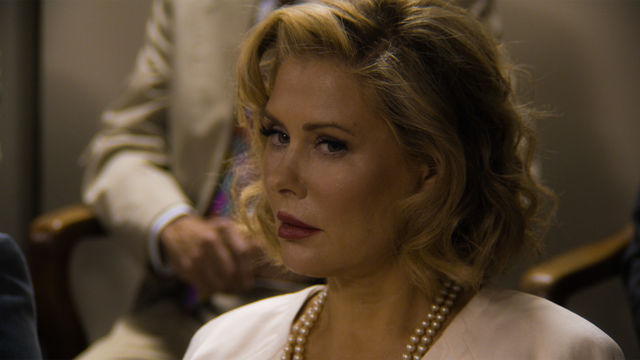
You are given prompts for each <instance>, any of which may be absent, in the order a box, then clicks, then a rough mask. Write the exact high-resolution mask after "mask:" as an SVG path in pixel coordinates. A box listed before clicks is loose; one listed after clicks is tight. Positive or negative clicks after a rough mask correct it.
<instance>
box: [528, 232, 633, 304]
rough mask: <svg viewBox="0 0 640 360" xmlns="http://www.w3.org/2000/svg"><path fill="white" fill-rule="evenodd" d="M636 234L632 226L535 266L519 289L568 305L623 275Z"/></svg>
mask: <svg viewBox="0 0 640 360" xmlns="http://www.w3.org/2000/svg"><path fill="white" fill-rule="evenodd" d="M633 235H634V227H633V224H631V223H629V224H627V225H626V226H625V227H624V228H622V229H621V230H620V231H618V232H616V233H614V234H613V235H610V236H607V237H605V238H604V239H601V240H598V241H595V242H593V243H589V244H586V245H583V246H580V247H578V248H576V249H572V250H570V251H568V252H566V253H563V254H561V255H558V256H556V257H553V258H551V259H549V260H547V261H544V262H542V263H540V264H538V265H535V266H533V267H531V268H530V269H529V270H527V271H526V272H525V273H524V274H523V275H522V277H521V279H520V289H521V290H523V291H525V292H528V293H531V294H534V295H538V296H541V297H544V298H546V299H549V300H551V301H553V302H555V303H556V304H559V305H565V304H566V302H567V300H568V298H569V297H571V296H572V295H574V294H576V293H578V292H579V291H580V290H582V289H585V288H587V287H589V286H592V285H595V284H597V283H599V282H601V281H604V280H607V279H610V278H612V277H614V276H617V275H618V274H619V273H620V266H621V265H620V261H621V257H622V255H623V253H624V251H625V249H626V248H627V246H628V245H629V243H630V242H631V239H632V238H633Z"/></svg>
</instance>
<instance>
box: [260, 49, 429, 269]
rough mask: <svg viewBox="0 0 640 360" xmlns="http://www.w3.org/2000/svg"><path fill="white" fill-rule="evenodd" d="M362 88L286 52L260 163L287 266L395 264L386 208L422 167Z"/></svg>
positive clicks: (418, 182)
mask: <svg viewBox="0 0 640 360" xmlns="http://www.w3.org/2000/svg"><path fill="white" fill-rule="evenodd" d="M366 96H367V93H366V92H365V91H364V89H363V87H361V86H360V84H359V83H358V81H357V80H356V77H355V76H354V75H352V74H351V73H350V72H349V71H348V69H347V68H346V67H345V65H343V64H342V63H340V62H338V61H335V60H329V59H322V58H321V59H317V58H316V59H313V58H290V59H288V60H286V61H285V62H284V63H283V64H282V66H281V67H280V70H279V71H278V74H277V77H276V81H275V85H274V88H273V92H272V94H271V97H270V99H269V101H268V103H267V106H266V111H265V116H264V118H263V119H262V120H261V127H262V128H261V131H262V133H263V135H264V136H265V137H266V145H265V148H264V155H263V158H262V162H263V166H264V183H265V188H266V191H267V198H268V201H269V205H270V206H271V209H272V210H273V214H274V215H275V217H276V219H275V220H276V228H277V230H278V238H279V240H280V244H281V252H282V259H283V261H284V263H285V265H286V266H287V267H289V268H290V269H291V270H293V271H295V272H298V273H301V274H305V275H310V276H319V277H332V276H343V277H345V276H346V277H358V276H367V275H370V274H372V272H374V271H378V270H383V269H384V268H385V266H388V265H391V264H394V263H395V261H394V255H393V254H394V251H393V240H394V239H393V237H394V234H393V232H394V224H393V217H392V216H391V211H390V210H391V208H392V206H393V204H395V203H396V202H398V201H399V200H402V199H405V198H407V197H408V196H410V195H411V194H413V193H415V192H417V191H419V190H420V189H421V188H422V184H423V182H424V181H423V178H424V175H426V174H425V173H424V169H423V167H421V166H415V165H413V166H412V165H410V163H409V161H408V160H407V158H406V157H405V156H404V155H403V153H402V151H401V149H400V147H399V145H398V144H397V142H396V140H395V139H394V137H393V134H392V133H391V131H390V129H389V127H388V126H387V124H386V123H385V122H384V121H383V120H382V119H381V118H380V116H378V114H377V113H376V112H375V110H374V109H373V108H372V107H371V106H368V105H367V101H365V98H366ZM425 168H426V166H425Z"/></svg>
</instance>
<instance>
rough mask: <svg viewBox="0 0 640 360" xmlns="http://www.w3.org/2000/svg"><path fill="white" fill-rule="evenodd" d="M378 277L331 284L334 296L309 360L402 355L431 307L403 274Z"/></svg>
mask: <svg viewBox="0 0 640 360" xmlns="http://www.w3.org/2000/svg"><path fill="white" fill-rule="evenodd" d="M378 274H380V275H376V274H370V275H369V276H367V277H363V278H359V279H353V278H351V279H345V278H329V279H328V293H329V295H328V297H327V300H326V303H325V305H324V309H323V310H322V312H321V313H320V316H319V318H318V322H317V324H316V325H315V327H314V329H313V331H312V333H311V335H310V338H309V344H308V346H307V351H308V356H307V357H306V358H308V359H315V358H325V359H326V358H350V357H349V356H354V357H353V358H366V359H375V358H378V357H379V358H381V359H388V358H399V357H400V356H401V354H402V352H403V351H404V348H405V346H406V344H407V341H408V339H409V337H410V335H411V333H412V331H413V330H414V329H415V328H416V326H417V325H418V324H419V323H420V322H421V320H422V319H423V318H424V316H425V315H426V314H427V313H428V311H429V309H430V307H431V305H432V303H431V300H429V299H427V297H426V296H425V295H424V294H423V293H422V292H421V291H419V290H418V289H417V288H416V287H414V286H412V285H411V284H410V283H409V282H408V281H407V276H406V275H405V274H404V273H402V272H400V271H399V270H392V271H380V272H379V273H378ZM338 354H339V355H340V356H337V355H338ZM347 355H349V356H347Z"/></svg>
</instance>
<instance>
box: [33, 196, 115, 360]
mask: <svg viewBox="0 0 640 360" xmlns="http://www.w3.org/2000/svg"><path fill="white" fill-rule="evenodd" d="M100 234H104V231H103V228H102V226H101V225H100V223H99V222H98V220H97V218H96V217H95V216H94V214H93V212H92V211H91V210H90V209H89V208H88V207H86V206H84V205H72V206H68V207H64V208H61V209H58V210H55V211H52V212H50V213H46V214H44V215H42V216H39V217H38V218H36V219H35V220H34V221H33V222H32V223H31V227H30V231H29V238H28V240H27V256H28V259H29V261H28V262H29V268H30V271H31V278H32V282H33V287H34V291H35V301H36V309H37V322H38V336H39V338H40V345H41V347H42V351H43V356H44V358H47V359H50V358H53V359H70V358H73V357H74V356H76V355H77V354H79V353H80V352H81V351H82V350H84V349H85V348H86V347H87V344H88V342H87V337H86V335H85V332H84V329H83V326H82V323H81V321H80V317H79V315H78V312H77V311H76V309H75V304H74V301H73V298H72V296H71V286H70V280H69V272H70V271H69V270H70V269H69V266H70V259H71V254H72V252H73V249H74V248H75V246H76V245H77V244H78V243H79V242H80V241H82V240H84V239H91V238H95V235H100Z"/></svg>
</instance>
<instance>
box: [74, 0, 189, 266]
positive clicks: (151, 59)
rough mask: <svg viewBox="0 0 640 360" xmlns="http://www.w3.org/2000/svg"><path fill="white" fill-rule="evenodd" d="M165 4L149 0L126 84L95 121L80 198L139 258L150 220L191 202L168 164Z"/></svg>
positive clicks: (168, 29) (168, 35) (143, 257)
mask: <svg viewBox="0 0 640 360" xmlns="http://www.w3.org/2000/svg"><path fill="white" fill-rule="evenodd" d="M171 12H172V11H171V3H170V2H169V1H168V0H154V1H153V3H152V9H151V15H150V17H149V20H148V21H147V25H146V34H145V42H144V45H143V47H142V49H141V50H140V52H139V53H138V56H137V59H136V64H135V68H134V71H133V73H132V75H131V77H130V79H129V82H128V86H127V88H126V90H125V91H124V93H123V94H122V95H121V96H120V98H119V99H117V101H116V102H115V103H114V104H113V105H112V106H111V107H110V108H109V109H107V110H106V111H105V112H104V113H103V115H102V119H101V129H100V130H99V131H98V133H97V134H96V135H95V136H94V138H93V139H92V140H91V142H90V143H89V145H88V148H87V149H86V151H85V153H84V155H83V159H82V163H83V166H84V178H83V188H82V192H83V200H84V201H85V202H86V203H87V204H89V205H90V206H91V207H92V208H93V209H94V211H95V212H96V214H97V216H98V217H99V218H100V220H101V222H102V223H103V224H104V225H105V226H106V227H107V228H108V229H109V231H110V232H111V233H113V234H114V235H116V236H115V237H116V238H117V239H118V240H122V241H123V242H124V245H125V247H126V248H127V249H128V250H130V252H131V253H132V254H133V255H134V257H135V258H136V259H137V260H138V261H141V262H144V261H146V260H147V259H148V251H147V241H148V238H149V233H150V231H151V228H152V224H153V223H154V221H155V220H156V219H157V218H158V217H159V216H161V214H162V213H164V212H165V211H167V210H169V209H171V208H175V207H176V206H179V205H184V206H191V203H190V200H189V199H188V198H187V196H186V195H185V194H184V192H183V191H182V190H181V188H180V186H179V184H178V183H177V181H176V179H175V177H174V176H173V174H172V172H171V168H170V165H169V158H170V156H169V154H170V151H171V148H170V144H169V143H168V141H167V139H168V138H169V135H168V131H170V129H169V126H168V121H167V104H168V92H169V90H168V86H169V81H170V77H171V72H172V69H171V53H172V43H171V31H172V30H171V26H172V14H171Z"/></svg>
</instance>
